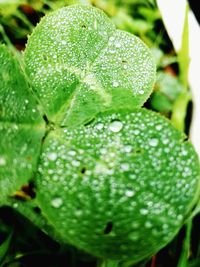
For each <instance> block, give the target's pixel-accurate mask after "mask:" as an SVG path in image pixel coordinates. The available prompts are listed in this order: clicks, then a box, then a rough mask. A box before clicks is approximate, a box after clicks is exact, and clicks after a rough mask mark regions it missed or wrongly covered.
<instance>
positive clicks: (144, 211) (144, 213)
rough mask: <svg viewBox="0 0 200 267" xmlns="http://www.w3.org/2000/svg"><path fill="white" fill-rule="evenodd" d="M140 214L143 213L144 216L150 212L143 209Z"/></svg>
mask: <svg viewBox="0 0 200 267" xmlns="http://www.w3.org/2000/svg"><path fill="white" fill-rule="evenodd" d="M140 213H141V214H142V215H146V214H148V213H149V211H148V210H147V209H141V210H140Z"/></svg>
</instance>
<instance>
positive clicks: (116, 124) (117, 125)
mask: <svg viewBox="0 0 200 267" xmlns="http://www.w3.org/2000/svg"><path fill="white" fill-rule="evenodd" d="M122 128H123V124H122V122H121V121H112V122H111V123H110V125H109V129H110V130H111V131H112V132H114V133H118V132H120V131H121V129H122Z"/></svg>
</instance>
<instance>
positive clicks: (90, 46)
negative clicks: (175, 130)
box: [24, 5, 155, 125]
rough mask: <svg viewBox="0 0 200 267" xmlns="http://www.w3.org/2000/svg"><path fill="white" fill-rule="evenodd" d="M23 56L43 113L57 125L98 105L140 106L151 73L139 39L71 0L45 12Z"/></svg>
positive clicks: (116, 107) (87, 115)
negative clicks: (47, 12) (54, 9)
mask: <svg viewBox="0 0 200 267" xmlns="http://www.w3.org/2000/svg"><path fill="white" fill-rule="evenodd" d="M24 56H25V64H26V70H27V74H28V76H29V77H30V80H31V81H32V84H33V86H34V90H35V92H36V94H37V96H38V97H39V99H40V100H41V103H42V105H43V107H44V109H45V112H46V114H47V116H48V118H49V119H50V120H52V121H54V122H56V124H59V125H60V124H62V125H71V124H76V123H80V122H82V121H84V120H87V119H88V118H91V116H93V115H94V114H96V113H98V112H99V111H102V110H109V109H110V110H119V109H123V108H128V109H133V108H135V107H139V106H141V105H142V104H143V103H144V102H145V101H146V99H147V98H148V96H149V95H150V93H151V91H152V86H153V83H154V78H155V65H154V62H153V59H152V55H151V53H150V51H149V50H148V48H147V47H146V46H145V45H144V44H143V43H142V41H140V39H139V38H137V37H136V36H134V35H132V34H130V33H127V32H125V31H121V30H116V28H115V26H114V25H113V24H112V22H111V21H110V20H109V18H108V17H107V16H106V15H105V14H104V13H103V12H102V11H100V10H98V9H96V8H94V7H91V6H84V5H72V6H69V7H65V8H62V9H60V10H58V11H56V12H53V13H51V14H50V15H49V16H46V17H45V18H44V19H42V21H41V22H40V23H39V25H38V26H37V27H36V28H35V30H34V32H33V34H32V35H31V37H30V38H29V40H28V44H27V47H26V51H25V55H24Z"/></svg>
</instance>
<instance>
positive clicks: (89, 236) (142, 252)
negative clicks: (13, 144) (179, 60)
mask: <svg viewBox="0 0 200 267" xmlns="http://www.w3.org/2000/svg"><path fill="white" fill-rule="evenodd" d="M184 138H185V135H184V134H182V133H181V132H179V131H177V130H176V129H175V128H174V127H173V126H172V125H171V124H170V123H169V122H168V121H167V120H166V119H164V118H162V117H161V116H159V115H158V114H156V113H153V112H150V111H148V110H145V109H140V110H138V111H137V110H136V111H134V112H132V113H130V112H124V113H119V112H118V113H113V114H110V113H103V114H100V115H99V116H98V117H96V118H95V119H94V120H93V121H91V123H90V124H89V123H87V124H86V126H80V127H77V128H76V129H73V128H71V129H70V128H60V129H59V128H58V129H56V130H54V131H51V132H50V133H49V135H48V137H47V139H46V140H45V143H44V147H43V152H42V155H41V162H40V166H39V174H38V176H37V188H38V191H37V198H38V199H37V200H38V203H39V206H40V207H41V209H42V210H43V213H44V216H46V218H47V219H48V221H49V222H50V223H51V224H52V225H53V226H54V227H55V229H56V230H57V232H58V233H59V234H60V236H61V239H62V241H64V242H69V243H71V244H73V245H75V246H77V247H79V248H81V249H84V250H86V251H87V252H90V253H91V254H93V255H96V256H98V257H102V258H105V259H107V258H108V259H112V260H132V261H133V262H137V261H139V260H141V259H144V258H145V257H147V256H150V255H153V254H154V253H156V252H157V251H158V250H159V249H161V248H162V247H163V246H164V245H166V244H167V243H168V242H169V241H170V240H171V239H172V238H173V237H174V236H175V235H176V233H177V231H178V230H179V229H180V227H181V226H182V225H183V223H184V220H185V219H186V217H187V216H188V215H189V213H190V211H191V209H192V208H193V206H194V204H195V203H196V201H197V198H198V195H197V194H198V193H199V177H200V168H199V161H198V156H197V155H196V153H195V152H194V149H193V147H192V145H191V144H190V143H189V142H188V141H184Z"/></svg>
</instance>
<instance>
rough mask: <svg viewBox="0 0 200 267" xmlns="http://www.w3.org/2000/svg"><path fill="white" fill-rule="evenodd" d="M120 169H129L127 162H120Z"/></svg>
mask: <svg viewBox="0 0 200 267" xmlns="http://www.w3.org/2000/svg"><path fill="white" fill-rule="evenodd" d="M121 169H122V170H123V171H128V170H129V164H128V163H122V164H121Z"/></svg>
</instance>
